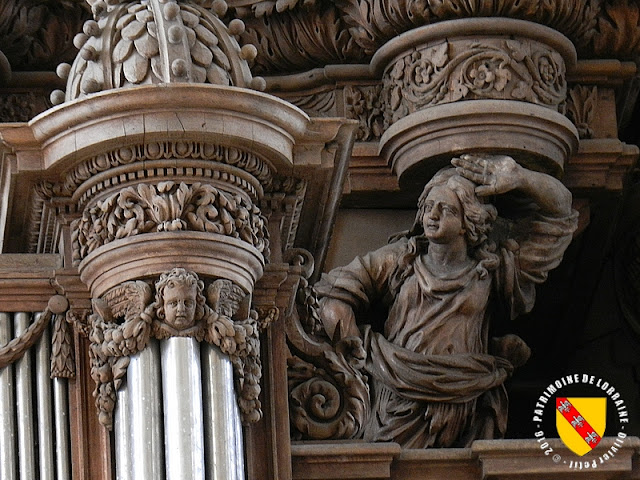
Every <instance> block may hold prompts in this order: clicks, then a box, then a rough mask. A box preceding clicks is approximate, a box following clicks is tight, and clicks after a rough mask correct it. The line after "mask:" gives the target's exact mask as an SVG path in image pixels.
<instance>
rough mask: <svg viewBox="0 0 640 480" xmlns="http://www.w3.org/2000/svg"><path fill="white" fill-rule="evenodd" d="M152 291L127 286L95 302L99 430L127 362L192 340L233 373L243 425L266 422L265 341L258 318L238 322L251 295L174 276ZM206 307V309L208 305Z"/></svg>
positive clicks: (220, 283)
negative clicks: (161, 343) (157, 344)
mask: <svg viewBox="0 0 640 480" xmlns="http://www.w3.org/2000/svg"><path fill="white" fill-rule="evenodd" d="M154 286H155V298H154V296H153V294H152V290H151V286H150V285H149V284H148V283H146V282H144V281H142V280H135V281H129V282H124V283H122V284H121V285H118V286H116V287H114V288H112V289H111V290H109V291H108V292H107V293H105V294H104V295H103V297H102V298H98V299H94V300H93V311H94V313H93V314H92V315H91V317H90V321H91V332H90V335H89V340H90V341H91V347H90V355H91V376H92V377H93V379H94V381H95V382H96V389H95V391H94V396H95V397H96V406H97V407H98V411H99V419H100V422H101V423H102V424H103V425H105V426H107V427H108V428H111V426H112V414H113V409H114V407H115V401H116V392H117V391H118V388H119V387H120V385H121V384H122V381H123V379H124V377H125V375H126V371H127V367H128V366H129V357H130V356H131V355H134V354H136V353H138V352H140V351H142V350H143V349H144V348H145V347H146V346H147V344H148V343H149V341H150V339H151V338H156V339H159V340H164V339H168V338H170V337H192V338H195V339H196V340H197V341H205V342H207V343H210V344H212V345H215V346H216V347H218V348H219V349H220V350H221V351H222V353H224V354H226V355H228V356H229V357H230V359H231V362H232V364H233V367H234V373H235V378H236V384H237V387H238V403H239V406H240V409H241V413H242V415H243V418H246V419H249V420H250V421H254V420H256V419H258V418H259V416H260V402H259V400H258V395H259V393H260V386H259V380H260V376H261V374H262V370H261V365H260V356H259V354H260V340H259V331H258V325H257V315H256V314H255V313H254V312H249V316H248V317H247V318H239V319H233V318H232V317H234V316H236V313H237V312H238V310H239V307H240V303H241V301H242V300H243V299H244V298H245V297H246V293H245V292H244V291H243V290H242V288H240V287H239V286H237V285H235V284H233V282H231V281H230V280H227V279H216V280H213V281H212V282H211V283H210V284H209V286H208V288H207V289H206V297H205V283H204V282H203V281H202V280H200V279H199V278H198V275H197V274H196V273H195V272H190V271H188V270H185V269H184V268H174V269H172V270H171V271H169V272H166V273H163V274H162V275H160V278H159V279H158V281H157V282H155V285H154ZM207 302H208V303H207Z"/></svg>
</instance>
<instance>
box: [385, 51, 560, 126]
mask: <svg viewBox="0 0 640 480" xmlns="http://www.w3.org/2000/svg"><path fill="white" fill-rule="evenodd" d="M566 89H567V84H566V79H565V65H564V61H563V60H562V57H561V56H560V55H559V54H558V53H557V52H555V51H553V50H551V49H549V48H548V47H546V46H544V45H542V44H540V43H538V42H533V41H519V40H506V41H502V40H498V41H495V42H493V43H489V39H487V40H485V41H483V42H476V41H473V42H467V41H451V42H448V41H446V42H443V43H441V44H439V45H434V46H429V47H423V48H418V49H414V51H412V52H410V53H407V54H406V55H404V56H403V57H402V58H399V59H398V60H396V61H395V62H394V63H393V64H392V65H390V66H389V67H388V68H387V70H386V71H385V74H384V79H383V91H382V97H383V99H384V103H385V105H386V107H387V108H386V111H385V122H386V125H387V126H388V125H391V124H392V123H394V122H395V121H397V120H399V119H400V118H403V117H405V116H406V115H408V114H410V113H413V112H415V111H417V110H420V109H422V108H425V107H428V106H432V105H438V104H443V103H450V102H455V101H457V100H460V99H462V98H466V99H478V98H498V99H502V98H510V99H516V100H522V101H527V102H530V103H535V104H539V105H543V106H545V107H549V108H553V109H556V110H557V109H558V106H559V105H560V103H561V102H562V101H563V100H564V99H565V95H566Z"/></svg>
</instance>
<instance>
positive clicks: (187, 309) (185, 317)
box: [164, 283, 197, 330]
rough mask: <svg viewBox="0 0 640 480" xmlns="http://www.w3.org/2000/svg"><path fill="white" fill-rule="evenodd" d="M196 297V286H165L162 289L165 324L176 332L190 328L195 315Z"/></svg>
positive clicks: (178, 284)
mask: <svg viewBox="0 0 640 480" xmlns="http://www.w3.org/2000/svg"><path fill="white" fill-rule="evenodd" d="M196 295H197V290H196V285H185V284H184V283H170V284H169V285H167V286H166V287H165V289H164V316H165V323H166V324H167V325H169V326H171V327H173V328H175V329H176V330H184V329H185V328H190V327H192V326H193V322H194V319H195V313H196Z"/></svg>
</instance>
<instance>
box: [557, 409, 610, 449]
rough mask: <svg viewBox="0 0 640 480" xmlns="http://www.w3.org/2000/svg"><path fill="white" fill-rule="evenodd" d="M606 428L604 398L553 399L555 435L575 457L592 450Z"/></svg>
mask: <svg viewBox="0 0 640 480" xmlns="http://www.w3.org/2000/svg"><path fill="white" fill-rule="evenodd" d="M606 426H607V398H606V397H557V398H556V428H557V429H558V435H559V436H560V439H561V440H562V441H563V442H564V444H565V445H566V446H567V447H568V448H569V449H570V450H571V451H572V452H573V453H575V454H576V455H579V456H583V455H584V454H586V453H589V452H590V451H591V450H593V449H594V448H595V447H596V446H597V445H598V444H599V443H600V440H602V436H603V435H604V430H605V428H606Z"/></svg>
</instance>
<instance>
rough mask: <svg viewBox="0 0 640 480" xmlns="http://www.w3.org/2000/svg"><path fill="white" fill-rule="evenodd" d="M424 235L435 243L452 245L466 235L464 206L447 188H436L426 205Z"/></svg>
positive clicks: (430, 194) (428, 197)
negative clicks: (463, 218)
mask: <svg viewBox="0 0 640 480" xmlns="http://www.w3.org/2000/svg"><path fill="white" fill-rule="evenodd" d="M424 205H425V206H424V215H423V217H422V225H423V228H424V234H425V236H426V237H427V238H428V239H429V241H431V242H433V243H450V242H452V241H453V240H454V239H455V238H457V237H459V236H463V235H464V228H463V220H462V205H461V204H460V200H459V199H458V196H457V195H456V194H455V192H454V191H453V190H451V189H450V188H449V187H447V186H444V185H442V186H435V187H433V189H432V190H431V192H429V195H428V196H427V199H426V201H425V204H424Z"/></svg>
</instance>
